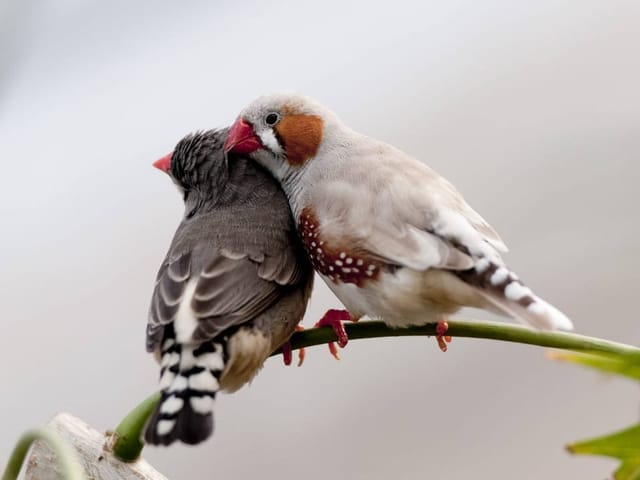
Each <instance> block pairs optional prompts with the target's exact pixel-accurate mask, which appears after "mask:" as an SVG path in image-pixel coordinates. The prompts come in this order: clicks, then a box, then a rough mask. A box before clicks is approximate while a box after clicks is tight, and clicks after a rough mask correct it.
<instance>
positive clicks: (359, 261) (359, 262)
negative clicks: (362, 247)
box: [356, 258, 364, 267]
mask: <svg viewBox="0 0 640 480" xmlns="http://www.w3.org/2000/svg"><path fill="white" fill-rule="evenodd" d="M356 265H358V266H359V267H361V266H362V265H364V260H362V259H361V258H359V259H358V261H357V262H356Z"/></svg>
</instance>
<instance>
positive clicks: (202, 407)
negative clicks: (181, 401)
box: [189, 397, 213, 415]
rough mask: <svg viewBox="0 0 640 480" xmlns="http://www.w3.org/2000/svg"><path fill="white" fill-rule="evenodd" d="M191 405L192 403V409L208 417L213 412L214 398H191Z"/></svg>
mask: <svg viewBox="0 0 640 480" xmlns="http://www.w3.org/2000/svg"><path fill="white" fill-rule="evenodd" d="M189 403H191V408H193V409H194V410H195V411H196V413H199V414H201V415H206V414H207V413H209V412H211V410H213V398H211V397H191V398H190V399H189Z"/></svg>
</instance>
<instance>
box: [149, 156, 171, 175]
mask: <svg viewBox="0 0 640 480" xmlns="http://www.w3.org/2000/svg"><path fill="white" fill-rule="evenodd" d="M171 155H173V152H171V153H169V154H167V155H165V156H164V157H162V158H161V159H159V160H156V161H155V162H153V166H154V167H156V168H157V169H158V170H162V171H163V172H164V173H169V169H170V168H171Z"/></svg>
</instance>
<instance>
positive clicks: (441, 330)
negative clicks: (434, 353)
mask: <svg viewBox="0 0 640 480" xmlns="http://www.w3.org/2000/svg"><path fill="white" fill-rule="evenodd" d="M447 330H449V324H448V323H447V322H446V321H444V320H441V321H439V322H438V324H437V325H436V341H437V342H438V347H440V350H442V351H443V352H446V351H447V343H451V340H452V338H451V335H447V334H446V333H447Z"/></svg>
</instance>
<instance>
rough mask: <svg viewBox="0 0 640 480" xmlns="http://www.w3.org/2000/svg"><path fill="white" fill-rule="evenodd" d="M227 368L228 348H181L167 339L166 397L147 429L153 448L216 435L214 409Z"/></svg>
mask: <svg viewBox="0 0 640 480" xmlns="http://www.w3.org/2000/svg"><path fill="white" fill-rule="evenodd" d="M223 368H224V346H223V345H222V344H220V343H213V342H206V343H204V344H202V345H200V346H191V345H180V344H178V343H176V341H175V339H173V338H167V339H166V340H165V342H164V344H163V347H162V360H161V370H160V389H161V392H162V397H161V399H160V402H159V403H158V406H157V407H156V409H155V410H154V412H153V414H152V415H151V418H150V420H149V422H148V424H147V426H146V429H145V433H144V438H145V441H146V442H147V443H148V444H151V445H171V444H172V443H173V442H176V441H180V442H182V443H185V444H188V445H196V444H198V443H202V442H204V441H205V440H206V439H207V438H209V437H210V436H211V434H212V433H213V407H214V401H215V397H216V394H217V392H218V390H219V389H220V386H219V383H218V380H219V378H220V374H221V373H222V370H223Z"/></svg>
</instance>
